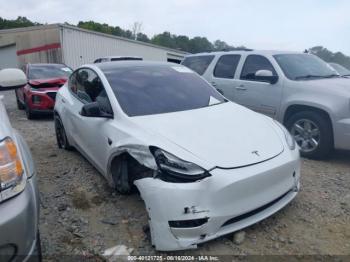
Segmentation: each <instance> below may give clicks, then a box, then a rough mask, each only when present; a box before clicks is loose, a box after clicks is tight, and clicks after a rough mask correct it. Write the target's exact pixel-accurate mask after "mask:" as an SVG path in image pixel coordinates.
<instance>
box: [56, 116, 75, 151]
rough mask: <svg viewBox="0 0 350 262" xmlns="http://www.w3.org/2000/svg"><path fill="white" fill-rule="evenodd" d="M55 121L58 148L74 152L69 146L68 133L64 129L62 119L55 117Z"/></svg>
mask: <svg viewBox="0 0 350 262" xmlns="http://www.w3.org/2000/svg"><path fill="white" fill-rule="evenodd" d="M54 119H55V131H56V140H57V146H58V147H59V148H62V149H65V150H72V146H71V145H70V144H69V141H68V138H67V135H66V131H65V129H64V126H63V124H62V121H61V119H60V117H59V116H57V115H55V116H54Z"/></svg>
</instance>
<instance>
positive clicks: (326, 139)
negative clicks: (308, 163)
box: [286, 111, 333, 159]
mask: <svg viewBox="0 0 350 262" xmlns="http://www.w3.org/2000/svg"><path fill="white" fill-rule="evenodd" d="M286 126H287V128H288V130H289V131H290V133H291V134H292V136H293V137H294V139H295V141H296V142H297V144H298V145H299V147H300V153H301V155H302V156H304V157H308V158H313V159H322V158H325V157H327V156H328V154H329V153H330V152H331V151H332V149H333V131H332V126H331V123H330V122H329V119H328V118H327V117H326V116H325V115H323V114H320V113H317V112H313V111H303V112H299V113H296V114H294V115H292V116H291V117H290V118H289V119H288V120H287V122H286Z"/></svg>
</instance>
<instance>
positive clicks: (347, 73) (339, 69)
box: [329, 63, 350, 76]
mask: <svg viewBox="0 0 350 262" xmlns="http://www.w3.org/2000/svg"><path fill="white" fill-rule="evenodd" d="M329 64H330V65H331V67H333V68H334V69H335V70H336V71H337V72H338V73H339V74H340V75H341V76H350V70H349V69H347V68H345V67H344V66H341V65H339V64H336V63H329Z"/></svg>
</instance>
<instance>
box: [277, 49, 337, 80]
mask: <svg viewBox="0 0 350 262" xmlns="http://www.w3.org/2000/svg"><path fill="white" fill-rule="evenodd" d="M274 58H275V59H276V61H277V63H278V64H279V66H280V67H281V69H282V70H283V73H284V74H285V75H286V77H287V78H289V79H291V80H306V79H308V80H312V79H320V78H331V77H338V76H339V75H338V73H337V72H336V71H335V70H334V69H333V68H332V67H331V66H330V65H328V64H327V63H326V62H324V61H323V60H321V59H320V58H318V57H316V56H314V55H311V54H279V55H274Z"/></svg>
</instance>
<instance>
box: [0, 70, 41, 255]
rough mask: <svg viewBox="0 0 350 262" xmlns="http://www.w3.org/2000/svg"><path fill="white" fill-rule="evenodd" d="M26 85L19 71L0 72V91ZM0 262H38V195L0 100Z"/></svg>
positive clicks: (24, 153) (18, 138) (23, 144)
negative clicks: (28, 261)
mask: <svg viewBox="0 0 350 262" xmlns="http://www.w3.org/2000/svg"><path fill="white" fill-rule="evenodd" d="M25 84H26V76H25V75H24V73H23V72H22V71H21V70H19V69H3V70H1V71H0V91H4V90H10V89H14V88H19V87H21V86H23V85H25ZM0 119H1V121H0V261H27V259H28V258H29V257H30V258H35V260H38V261H40V260H41V249H40V237H39V227H38V223H39V194H38V188H37V178H36V172H35V168H34V162H33V160H32V157H31V154H30V151H29V148H28V146H27V144H26V142H25V141H24V139H23V138H22V136H21V135H20V134H19V133H18V132H17V131H16V130H14V129H13V128H12V127H11V124H10V121H9V119H8V116H7V113H6V109H5V106H4V104H3V102H2V97H0Z"/></svg>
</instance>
